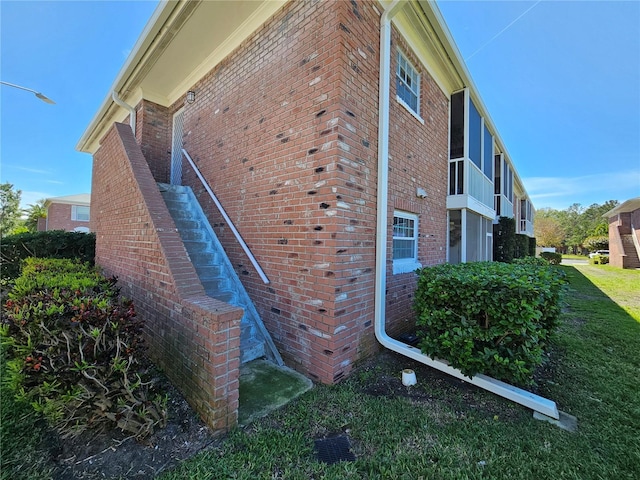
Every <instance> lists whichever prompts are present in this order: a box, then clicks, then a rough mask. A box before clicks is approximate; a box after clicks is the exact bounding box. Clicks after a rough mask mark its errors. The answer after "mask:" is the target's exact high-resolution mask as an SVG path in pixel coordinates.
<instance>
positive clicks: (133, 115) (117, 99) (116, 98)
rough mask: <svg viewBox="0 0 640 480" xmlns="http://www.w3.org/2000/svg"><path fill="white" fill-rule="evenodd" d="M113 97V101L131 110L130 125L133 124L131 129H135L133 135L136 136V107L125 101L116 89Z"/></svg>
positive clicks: (112, 94)
mask: <svg viewBox="0 0 640 480" xmlns="http://www.w3.org/2000/svg"><path fill="white" fill-rule="evenodd" d="M111 98H113V101H114V102H116V103H117V104H118V105H120V106H121V107H122V108H124V109H126V110H128V111H129V125H131V130H132V131H133V136H134V137H135V136H136V109H135V108H133V107H132V106H131V105H129V104H128V103H125V102H124V101H123V100H122V99H121V98H120V97H119V96H118V94H117V93H116V91H115V90H113V91H112V92H111Z"/></svg>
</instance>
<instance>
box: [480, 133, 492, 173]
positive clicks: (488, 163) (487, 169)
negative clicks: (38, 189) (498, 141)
mask: <svg viewBox="0 0 640 480" xmlns="http://www.w3.org/2000/svg"><path fill="white" fill-rule="evenodd" d="M483 149H484V155H483V157H482V171H483V172H484V174H485V175H486V176H487V178H489V179H491V180H493V135H491V133H489V129H487V127H486V126H485V127H484V145H483Z"/></svg>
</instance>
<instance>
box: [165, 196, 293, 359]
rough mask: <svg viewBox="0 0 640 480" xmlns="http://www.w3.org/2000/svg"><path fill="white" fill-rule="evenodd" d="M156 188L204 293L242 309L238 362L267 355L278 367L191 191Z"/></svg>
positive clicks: (270, 343)
mask: <svg viewBox="0 0 640 480" xmlns="http://www.w3.org/2000/svg"><path fill="white" fill-rule="evenodd" d="M159 188H160V191H161V193H162V196H163V198H164V200H165V203H166V205H167V208H168V209H169V212H170V214H171V217H172V218H173V220H174V222H175V224H176V227H177V229H178V231H179V233H180V237H181V238H182V242H183V244H184V246H185V249H186V250H187V253H188V255H189V259H190V260H191V263H192V264H193V266H194V267H195V269H196V272H197V274H198V277H199V279H200V282H201V283H202V285H203V287H204V289H205V293H206V294H207V295H208V296H210V297H212V298H216V299H218V300H220V301H222V302H225V303H228V304H230V305H235V306H238V307H241V308H243V309H244V315H243V317H242V319H241V322H240V355H241V361H242V363H243V364H244V363H246V362H249V361H252V360H255V359H256V358H261V357H264V356H268V357H269V358H272V359H273V360H274V361H276V362H277V363H278V364H282V359H281V358H280V355H279V353H278V351H277V349H276V348H275V345H273V341H272V340H271V337H270V336H269V333H268V332H267V331H266V329H265V328H264V325H263V324H262V320H261V319H260V316H259V314H258V312H257V311H256V309H255V307H254V306H253V303H252V302H251V299H250V298H249V296H248V294H247V292H246V291H245V290H244V287H243V285H242V283H241V282H240V279H239V278H238V277H237V275H236V273H235V271H234V270H233V266H232V265H231V263H230V262H229V260H228V259H227V257H226V253H225V252H224V249H223V248H222V245H221V244H220V242H219V241H218V239H217V238H216V236H215V233H213V231H212V229H211V228H210V226H209V224H208V221H207V218H206V216H205V215H204V212H202V209H201V207H200V205H199V203H198V201H197V199H195V197H194V195H193V193H192V191H191V190H190V189H189V188H188V187H183V186H178V185H166V184H159Z"/></svg>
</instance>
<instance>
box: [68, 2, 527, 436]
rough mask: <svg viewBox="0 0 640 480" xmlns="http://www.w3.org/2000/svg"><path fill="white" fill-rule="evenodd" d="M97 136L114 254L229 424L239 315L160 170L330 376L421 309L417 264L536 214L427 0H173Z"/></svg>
mask: <svg viewBox="0 0 640 480" xmlns="http://www.w3.org/2000/svg"><path fill="white" fill-rule="evenodd" d="M385 10H386V12H385ZM387 18H388V19H389V20H387ZM380 92H382V95H380ZM114 122H128V123H130V124H131V128H130V127H129V126H126V125H123V124H120V123H117V124H114ZM132 130H133V132H134V133H132ZM77 148H78V149H79V150H81V151H84V152H88V153H91V154H93V156H94V166H93V186H92V194H93V216H92V221H91V225H92V229H94V230H95V231H96V233H97V246H96V262H97V263H98V264H99V265H100V266H101V267H102V268H104V270H105V271H106V272H107V273H109V274H115V275H117V276H118V277H119V278H120V281H121V284H122V286H123V292H124V293H125V294H127V295H128V296H131V297H133V298H134V300H135V301H136V304H137V308H138V310H139V311H140V312H141V314H142V315H144V316H145V319H146V321H147V325H148V335H149V338H150V342H149V343H150V346H151V350H152V353H153V354H154V356H155V357H156V359H158V361H159V362H160V364H161V365H162V366H163V368H165V370H167V371H168V373H169V375H170V376H171V378H172V379H173V380H174V381H175V382H176V383H178V385H180V387H181V388H182V389H183V391H185V392H186V393H187V395H189V394H191V393H193V392H196V393H197V392H198V391H208V392H212V393H211V395H212V397H211V398H210V399H209V400H207V399H206V398H205V397H206V393H205V394H199V400H198V402H195V403H198V405H197V406H196V408H198V410H199V411H200V412H201V413H202V412H203V411H204V412H205V415H209V416H210V417H211V418H214V419H218V420H219V419H220V418H222V417H224V418H223V420H219V421H218V420H216V421H218V423H217V425H222V426H224V425H225V423H224V422H225V421H226V422H229V423H228V424H227V425H226V426H228V425H230V424H232V422H233V415H234V408H237V384H238V368H239V361H238V358H239V353H238V345H237V342H236V339H235V335H237V334H238V333H237V332H238V329H237V322H238V319H237V315H236V314H235V313H234V312H231V313H229V312H228V309H227V310H225V308H226V307H225V305H224V304H220V303H219V302H218V303H216V302H215V301H214V302H210V303H209V304H207V306H206V308H205V307H202V308H201V310H199V311H198V312H199V313H197V314H195V313H193V308H192V307H193V304H194V302H195V303H197V304H198V305H201V304H200V303H199V302H202V301H204V300H203V299H204V298H206V297H204V296H203V292H202V286H201V285H200V282H199V281H198V278H197V277H196V275H195V273H194V269H193V267H192V266H190V263H189V262H188V258H187V256H186V254H185V249H184V247H183V245H182V242H181V240H180V237H179V235H178V234H177V233H176V227H175V225H174V224H173V223H172V221H171V218H170V217H169V215H168V212H167V208H166V206H165V205H164V203H163V200H162V198H161V196H160V193H159V192H158V187H157V185H156V182H164V183H181V184H184V185H188V186H190V187H191V188H192V189H193V190H194V192H195V193H196V195H197V196H198V197H199V199H200V202H201V204H202V207H203V209H204V210H205V212H206V214H207V216H208V217H209V221H210V223H211V225H212V226H213V229H214V230H215V232H216V234H217V235H218V237H219V238H220V240H221V242H222V244H223V245H224V248H225V251H226V252H227V255H228V256H229V257H230V259H231V261H232V263H233V265H234V266H235V268H236V270H237V272H238V274H239V276H240V277H241V279H242V282H243V284H244V285H245V287H246V289H247V291H248V292H249V295H250V296H251V298H252V300H253V302H254V303H255V306H256V308H257V310H258V312H259V313H260V315H261V317H262V319H263V320H264V323H265V325H266V327H267V329H268V330H269V332H270V333H271V336H272V337H273V339H274V341H275V343H276V345H277V347H278V349H279V350H280V353H281V354H282V357H283V358H284V360H285V362H286V364H287V365H289V366H291V367H293V368H295V369H297V370H299V371H301V372H303V373H305V374H307V375H309V376H310V377H312V378H313V379H314V380H316V381H320V382H324V383H333V382H336V381H339V380H340V379H342V378H344V377H345V376H347V375H348V374H349V372H350V371H351V369H352V368H353V366H354V365H355V364H356V363H357V362H358V361H359V360H360V359H363V358H365V357H367V356H369V355H371V354H372V353H374V352H376V351H377V350H378V349H379V348H380V347H379V345H380V343H379V342H378V341H377V340H376V337H377V338H378V339H380V338H381V336H384V335H386V333H389V334H391V335H393V336H397V335H399V334H402V333H403V332H407V331H410V330H411V329H412V325H413V313H412V300H413V290H414V287H415V284H416V278H415V274H414V273H413V271H414V270H415V269H416V268H417V267H419V266H429V265H436V264H440V263H444V262H446V261H451V262H464V261H476V260H491V257H492V224H493V223H494V222H495V220H496V218H497V217H498V215H504V216H510V217H515V218H516V219H518V220H519V221H518V222H517V225H518V233H527V234H529V235H532V232H533V228H532V221H533V213H534V212H533V208H532V206H531V203H530V201H529V198H528V196H527V194H526V191H525V190H524V187H523V186H522V182H521V181H520V179H519V177H518V175H517V173H516V171H515V168H514V166H513V163H512V161H511V159H510V157H509V155H508V153H507V151H506V148H505V146H504V145H503V143H502V141H501V139H500V137H499V136H498V132H497V130H496V128H495V126H494V124H493V122H492V121H491V119H490V117H489V114H488V113H487V111H486V108H485V106H484V104H483V103H482V101H481V99H480V97H479V94H478V92H477V90H476V88H475V86H474V84H473V81H472V80H471V78H470V75H469V73H468V71H467V69H466V67H465V65H464V63H463V61H462V59H461V56H460V53H459V52H458V50H457V48H456V47H455V45H454V44H453V41H452V39H451V35H450V33H449V32H448V30H447V27H446V25H445V22H444V20H443V18H442V16H441V14H440V12H439V10H438V8H437V6H436V5H435V4H433V3H431V2H427V1H421V0H420V1H418V0H411V1H407V2H399V3H397V2H386V1H382V2H378V1H355V0H354V1H338V0H323V1H319V0H315V1H305V2H302V1H289V2H287V1H268V2H184V1H181V2H175V3H173V2H172V3H161V5H160V6H159V7H158V9H157V10H156V12H155V13H154V15H153V17H152V19H151V20H150V22H149V23H148V25H147V27H146V28H145V30H144V32H143V34H142V37H141V38H140V40H139V41H138V43H137V44H136V46H135V48H134V51H133V52H132V54H131V56H130V58H129V60H128V61H127V63H126V64H125V66H124V67H123V69H122V71H121V72H120V74H119V75H118V77H117V79H116V81H115V83H114V84H113V88H112V92H110V93H109V95H108V96H107V98H106V99H105V100H104V102H103V103H102V105H101V107H100V110H99V111H98V112H97V114H96V115H95V117H94V119H93V120H92V122H91V124H90V125H89V127H88V128H87V130H86V131H85V133H84V135H83V137H82V138H81V140H80V142H79V144H78V147H77ZM182 148H184V149H185V150H186V151H187V152H188V154H189V155H190V156H191V157H192V158H193V159H194V161H195V164H196V165H197V166H198V168H199V170H200V171H201V172H202V175H203V176H204V178H205V179H206V181H207V182H208V184H209V185H210V186H211V189H212V190H213V191H214V192H215V194H216V195H217V197H218V198H219V199H220V202H221V203H222V204H223V206H224V208H225V209H226V211H227V213H228V214H229V217H230V218H231V219H232V220H233V222H234V223H235V225H236V226H237V228H238V230H239V231H240V233H241V235H242V237H243V238H244V240H245V241H246V243H247V244H248V245H249V247H250V249H251V252H252V253H253V254H254V256H255V257H256V259H257V260H258V262H259V264H260V265H261V266H262V268H263V269H264V271H265V272H266V273H267V275H268V276H269V279H270V283H268V284H265V283H264V282H263V281H261V280H260V277H259V276H258V275H257V274H256V271H255V270H254V269H253V268H252V267H251V265H250V263H249V261H248V259H247V257H246V255H245V254H244V253H243V251H242V250H241V248H240V247H239V245H238V243H237V242H236V241H235V239H234V237H233V235H232V234H231V232H230V228H228V225H227V224H226V222H225V221H223V219H222V217H221V216H220V213H219V211H218V210H217V209H216V208H215V207H214V205H213V203H212V202H211V200H209V198H208V196H207V194H206V193H205V189H204V187H203V186H202V184H201V183H200V182H199V180H198V179H197V177H196V172H195V171H194V169H193V168H192V167H191V166H190V165H189V164H188V163H186V161H185V158H184V156H183V155H182V153H181V149H182ZM185 298H186V299H187V300H188V301H186V300H185ZM194 298H196V300H193V299H194ZM185 302H186V303H185ZM187 304H188V305H187ZM185 305H187V306H185ZM185 312H188V314H185ZM219 312H223V313H225V312H226V313H225V315H226V316H224V318H222V317H221V316H220V315H219ZM227 313H228V315H227ZM234 315H236V317H234ZM203 329H204V332H205V333H204V335H203V334H201V332H202V331H203ZM234 329H235V330H234ZM385 345H386V344H385ZM214 356H215V357H216V358H225V359H226V360H225V361H226V362H227V363H226V364H224V365H220V364H218V363H214V364H213V365H211V363H212V358H213V357H214ZM163 358H164V359H165V360H163ZM168 359H169V360H168ZM205 367H206V369H207V371H202V369H203V368H205ZM213 371H215V374H214V375H213V376H212V375H210V373H211V372H213ZM192 403H193V402H192ZM221 405H223V406H221ZM223 410H224V411H223Z"/></svg>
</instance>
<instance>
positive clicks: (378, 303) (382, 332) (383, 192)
mask: <svg viewBox="0 0 640 480" xmlns="http://www.w3.org/2000/svg"><path fill="white" fill-rule="evenodd" d="M401 6H402V5H401V2H400V0H395V1H394V2H393V3H391V4H390V5H389V6H388V7H387V8H385V9H384V12H383V13H382V16H381V19H380V77H379V87H380V91H379V100H378V101H379V111H378V196H377V201H378V204H377V205H378V206H377V225H376V282H375V304H374V308H375V312H374V315H375V322H374V329H375V335H376V338H377V340H378V341H379V342H380V343H381V344H382V346H384V347H385V348H388V349H389V350H393V351H394V352H397V353H400V354H401V355H404V356H406V357H409V358H412V359H414V360H416V361H418V362H421V363H424V364H425V365H428V366H430V367H433V368H436V369H438V370H440V371H442V372H444V373H447V374H449V375H451V376H453V377H456V378H458V379H460V380H464V381H466V382H469V383H471V384H473V385H476V386H478V387H480V388H483V389H485V390H489V391H490V392H493V393H495V394H497V395H500V396H502V397H505V398H507V399H509V400H512V401H514V402H516V403H519V404H521V405H524V406H526V407H528V408H531V409H532V410H535V411H537V412H539V413H542V414H543V415H546V416H548V417H551V418H553V419H556V420H557V419H559V418H560V415H559V412H558V409H557V407H556V404H555V402H553V401H551V400H548V399H546V398H543V397H540V396H538V395H535V394H533V393H531V392H527V391H526V390H522V389H520V388H517V387H514V386H512V385H509V384H507V383H504V382H501V381H499V380H495V379H493V378H491V377H487V376H485V375H480V374H479V375H476V376H474V377H473V378H469V377H466V376H464V375H463V374H462V372H460V370H458V369H456V368H453V367H450V366H449V365H448V364H447V363H446V362H444V361H441V360H434V359H432V358H430V357H428V356H427V355H424V354H423V353H422V352H421V351H420V349H418V348H415V347H412V346H409V345H407V344H405V343H402V342H400V341H398V340H395V339H393V338H391V337H390V336H389V335H387V333H386V329H385V291H386V283H387V225H388V211H387V204H388V193H389V190H388V187H389V162H388V157H389V108H390V99H389V96H390V91H391V89H390V84H391V18H392V17H393V16H394V15H395V14H396V13H397V12H398V11H399V9H400V7H401Z"/></svg>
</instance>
